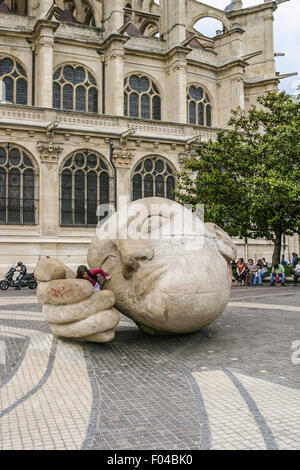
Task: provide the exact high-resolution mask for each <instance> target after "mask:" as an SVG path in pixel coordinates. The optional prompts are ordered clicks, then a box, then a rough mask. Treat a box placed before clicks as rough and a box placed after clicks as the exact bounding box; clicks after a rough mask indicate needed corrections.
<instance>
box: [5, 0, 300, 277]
mask: <svg viewBox="0 0 300 470" xmlns="http://www.w3.org/2000/svg"><path fill="white" fill-rule="evenodd" d="M276 8H277V2H276V1H267V0H265V1H264V3H261V4H260V5H257V6H254V7H251V8H243V5H242V2H241V1H232V3H231V4H230V5H228V7H227V8H226V9H225V11H222V10H219V9H217V8H213V7H211V6H208V5H206V4H205V3H201V2H198V1H196V0H160V4H159V5H158V2H155V1H153V0H130V1H124V0H56V2H54V1H52V0H27V1H26V0H25V1H18V0H5V1H4V0H2V1H0V36H1V43H0V85H1V87H0V97H1V98H2V99H1V101H0V133H1V139H0V272H1V274H3V273H4V272H5V271H6V270H7V268H8V267H9V266H10V265H11V264H12V263H14V262H16V261H18V260H22V261H23V262H24V263H25V264H27V265H29V266H34V265H35V263H36V262H37V260H38V259H39V258H40V257H41V256H51V257H52V256H53V257H57V258H58V259H60V260H61V261H63V262H65V263H67V264H69V265H71V266H77V265H78V264H82V263H83V262H85V261H86V252H87V247H88V243H89V242H90V240H91V238H92V237H93V235H94V232H95V227H96V225H97V223H98V222H99V221H100V220H101V217H102V216H103V214H101V213H100V212H101V211H100V212H97V207H99V206H101V205H103V204H110V205H111V206H112V207H115V208H118V204H119V201H120V198H123V200H124V198H127V199H128V200H136V199H140V198H142V197H149V196H160V197H165V198H170V199H173V198H174V196H173V191H172V190H173V189H174V187H175V185H176V172H178V171H180V170H182V169H183V167H184V163H185V160H186V158H187V157H188V156H189V154H190V152H191V151H192V148H193V143H195V142H196V141H197V139H199V138H201V139H203V140H206V139H210V138H214V136H215V135H216V132H217V130H218V129H220V128H226V125H227V122H228V119H229V116H230V113H231V109H233V108H236V107H237V106H241V107H242V108H244V109H245V110H247V109H249V107H250V106H251V105H252V104H254V103H255V102H256V98H257V96H258V95H260V94H261V93H264V92H267V91H271V90H276V89H277V87H278V83H279V80H280V78H282V77H281V76H280V75H279V74H278V73H277V72H276V70H275V59H274V53H275V52H274V45H273V20H274V18H273V14H274V11H275V10H276ZM206 17H211V18H214V19H216V20H218V21H219V22H220V25H221V27H220V29H219V30H217V31H216V34H215V36H214V37H212V38H209V37H206V36H205V35H203V34H201V33H200V32H199V31H198V29H197V28H196V26H195V25H196V24H197V22H199V20H201V19H202V18H206ZM236 244H237V247H238V252H239V255H240V256H245V257H248V256H251V257H253V258H258V257H261V256H265V257H266V258H269V259H271V254H272V251H273V247H272V245H271V244H268V242H266V241H249V242H248V244H245V242H244V241H240V240H236ZM284 246H286V253H288V251H289V252H291V251H296V252H299V251H300V250H299V239H298V238H297V237H294V238H291V239H288V240H285V241H284Z"/></svg>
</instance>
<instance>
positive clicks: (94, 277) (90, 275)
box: [76, 266, 111, 292]
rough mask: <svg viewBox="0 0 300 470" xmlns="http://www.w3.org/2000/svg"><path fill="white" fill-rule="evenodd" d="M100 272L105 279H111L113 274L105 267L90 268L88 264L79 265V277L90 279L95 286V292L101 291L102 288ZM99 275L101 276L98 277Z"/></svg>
mask: <svg viewBox="0 0 300 470" xmlns="http://www.w3.org/2000/svg"><path fill="white" fill-rule="evenodd" d="M99 274H100V275H101V276H103V278H104V280H105V281H110V280H111V276H110V275H109V274H107V273H106V272H105V271H103V269H91V270H89V269H88V268H87V267H86V266H79V268H78V269H77V276H76V277H77V279H85V280H86V281H89V282H90V283H91V284H92V285H93V287H94V291H95V292H99V291H100V289H101V286H100V282H99V277H100V276H99ZM98 276H99V277H98Z"/></svg>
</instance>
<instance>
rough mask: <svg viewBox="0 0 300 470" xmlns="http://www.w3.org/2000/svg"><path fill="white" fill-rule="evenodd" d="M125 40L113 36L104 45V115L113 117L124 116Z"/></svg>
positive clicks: (121, 37)
mask: <svg viewBox="0 0 300 470" xmlns="http://www.w3.org/2000/svg"><path fill="white" fill-rule="evenodd" d="M127 40H128V38H124V37H123V36H118V35H114V36H112V37H111V38H110V39H109V40H108V42H107V44H106V46H107V49H106V50H107V52H106V53H105V76H106V84H107V85H106V93H105V94H106V97H105V113H106V114H111V115H115V116H123V115H124V57H125V52H124V44H125V43H126V42H127Z"/></svg>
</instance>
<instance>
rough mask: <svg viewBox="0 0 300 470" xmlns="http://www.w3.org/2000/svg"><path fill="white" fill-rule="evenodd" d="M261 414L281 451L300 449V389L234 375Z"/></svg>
mask: <svg viewBox="0 0 300 470" xmlns="http://www.w3.org/2000/svg"><path fill="white" fill-rule="evenodd" d="M234 375H235V376H236V377H237V378H238V379H239V381H240V382H241V384H242V385H243V386H244V387H245V388H246V390H247V391H248V393H249V395H250V396H251V397H252V399H253V400H254V401H255V403H256V406H257V407H258V408H259V410H260V411H261V413H262V415H263V417H264V419H265V421H266V423H267V425H268V426H269V428H270V429H271V431H272V433H273V436H274V439H275V441H276V443H277V446H278V448H279V449H280V450H295V449H299V447H300V390H297V389H293V388H290V387H287V386H284V385H279V384H277V383H273V382H269V381H267V380H263V379H257V378H255V377H249V376H247V375H243V374H237V373H234Z"/></svg>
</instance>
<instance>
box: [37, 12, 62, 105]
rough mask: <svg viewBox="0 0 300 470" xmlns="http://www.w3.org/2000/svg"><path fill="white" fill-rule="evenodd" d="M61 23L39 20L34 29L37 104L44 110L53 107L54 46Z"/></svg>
mask: <svg viewBox="0 0 300 470" xmlns="http://www.w3.org/2000/svg"><path fill="white" fill-rule="evenodd" d="M58 26H59V23H56V22H54V21H47V20H39V21H37V23H36V25H35V27H34V42H35V51H36V81H35V83H36V86H35V104H36V106H40V107H42V108H52V106H53V46H54V33H55V31H56V29H57V28H58Z"/></svg>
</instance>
